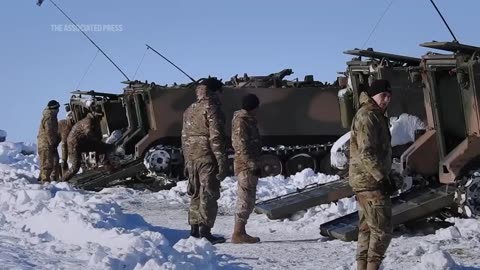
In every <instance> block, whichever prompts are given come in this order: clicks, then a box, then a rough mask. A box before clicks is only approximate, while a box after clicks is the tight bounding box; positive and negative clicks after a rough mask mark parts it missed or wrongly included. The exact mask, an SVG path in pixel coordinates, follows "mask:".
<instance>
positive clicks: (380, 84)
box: [366, 80, 392, 97]
mask: <svg viewBox="0 0 480 270" xmlns="http://www.w3.org/2000/svg"><path fill="white" fill-rule="evenodd" d="M366 92H367V94H368V96H369V97H373V96H375V95H376V94H378V93H382V92H388V93H392V89H391V87H390V82H389V81H387V80H376V81H373V82H372V84H371V85H370V88H368V89H367V91H366Z"/></svg>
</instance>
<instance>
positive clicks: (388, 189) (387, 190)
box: [382, 176, 398, 196]
mask: <svg viewBox="0 0 480 270" xmlns="http://www.w3.org/2000/svg"><path fill="white" fill-rule="evenodd" d="M382 184H383V190H382V191H383V194H385V195H388V196H391V195H393V194H394V193H395V192H396V191H397V190H398V187H397V184H396V183H395V180H394V179H393V178H392V177H389V176H387V177H385V178H383V179H382Z"/></svg>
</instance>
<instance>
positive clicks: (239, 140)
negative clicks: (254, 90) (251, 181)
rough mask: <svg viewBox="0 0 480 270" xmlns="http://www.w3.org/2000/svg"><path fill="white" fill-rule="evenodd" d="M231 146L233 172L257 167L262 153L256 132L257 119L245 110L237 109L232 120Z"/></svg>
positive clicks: (236, 172) (259, 138)
mask: <svg viewBox="0 0 480 270" xmlns="http://www.w3.org/2000/svg"><path fill="white" fill-rule="evenodd" d="M232 146H233V149H234V150H235V161H234V169H235V174H236V175H237V174H238V173H239V172H241V171H243V170H247V169H249V170H254V169H256V168H257V165H256V164H257V163H258V157H259V156H260V154H261V153H262V142H261V137H260V133H259V132H258V127H257V119H256V118H255V117H254V116H253V115H251V114H249V113H248V112H247V111H246V110H238V111H236V112H235V113H234V114H233V120H232Z"/></svg>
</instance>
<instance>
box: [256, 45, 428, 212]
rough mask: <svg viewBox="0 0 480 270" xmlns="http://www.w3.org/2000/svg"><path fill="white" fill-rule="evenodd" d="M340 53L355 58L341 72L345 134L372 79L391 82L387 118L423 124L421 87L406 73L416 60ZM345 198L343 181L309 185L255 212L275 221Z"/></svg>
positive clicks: (366, 52) (369, 51) (397, 154)
mask: <svg viewBox="0 0 480 270" xmlns="http://www.w3.org/2000/svg"><path fill="white" fill-rule="evenodd" d="M344 53H345V54H349V55H354V56H355V57H354V58H353V59H352V60H351V61H349V62H347V70H346V72H345V73H346V75H347V78H348V87H347V88H344V89H342V90H341V91H340V92H339V97H338V98H339V106H340V112H341V122H342V126H343V127H344V128H345V129H346V130H347V131H350V125H351V121H352V118H353V116H354V114H355V112H356V110H357V109H358V108H359V96H360V93H361V92H362V91H364V90H365V89H366V88H368V87H369V85H370V83H371V82H372V81H373V80H378V79H387V80H389V81H390V82H391V88H392V94H393V97H394V98H393V99H392V104H391V106H389V109H388V111H387V115H388V116H389V117H398V116H400V115H401V114H403V113H408V114H410V115H414V116H416V117H418V118H419V119H421V120H423V121H425V120H426V113H425V106H424V103H423V100H424V94H423V90H422V84H421V82H418V81H412V80H411V76H410V73H409V70H410V68H412V67H417V66H418V65H419V64H420V62H421V59H420V58H415V57H409V56H403V55H396V54H390V53H384V52H378V51H374V50H372V49H367V50H360V49H354V50H348V51H345V52H344ZM346 135H348V134H346ZM409 145H411V143H409V144H406V145H399V146H395V147H394V151H393V152H394V157H395V158H397V159H400V156H401V154H402V153H403V151H405V149H406V148H407V147H408V146H409ZM347 146H348V143H347ZM341 150H342V151H344V153H340V154H342V155H344V156H345V157H348V147H347V148H343V149H341ZM332 154H337V153H332ZM346 163H347V164H346V168H345V169H348V160H347V162H346ZM349 196H353V191H352V190H351V188H350V186H349V185H348V181H347V179H346V178H343V179H340V180H338V181H335V182H331V183H327V184H321V185H312V186H309V187H307V188H305V189H304V190H299V191H298V192H295V193H291V194H287V195H285V196H281V197H278V198H273V199H271V200H268V201H263V202H259V203H257V205H256V207H255V211H256V212H257V213H264V214H266V215H267V216H268V217H269V218H270V219H279V218H285V217H288V216H289V215H291V214H293V213H295V212H298V211H301V210H304V209H307V208H310V207H313V206H316V205H320V204H325V203H330V202H332V201H337V200H339V199H341V198H345V197H349Z"/></svg>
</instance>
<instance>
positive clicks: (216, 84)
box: [200, 77, 223, 92]
mask: <svg viewBox="0 0 480 270" xmlns="http://www.w3.org/2000/svg"><path fill="white" fill-rule="evenodd" d="M200 85H205V86H206V87H207V89H208V90H210V91H212V92H217V91H220V90H221V89H222V87H223V83H222V82H221V81H219V80H217V78H214V77H212V78H208V79H204V80H202V81H201V82H200Z"/></svg>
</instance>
